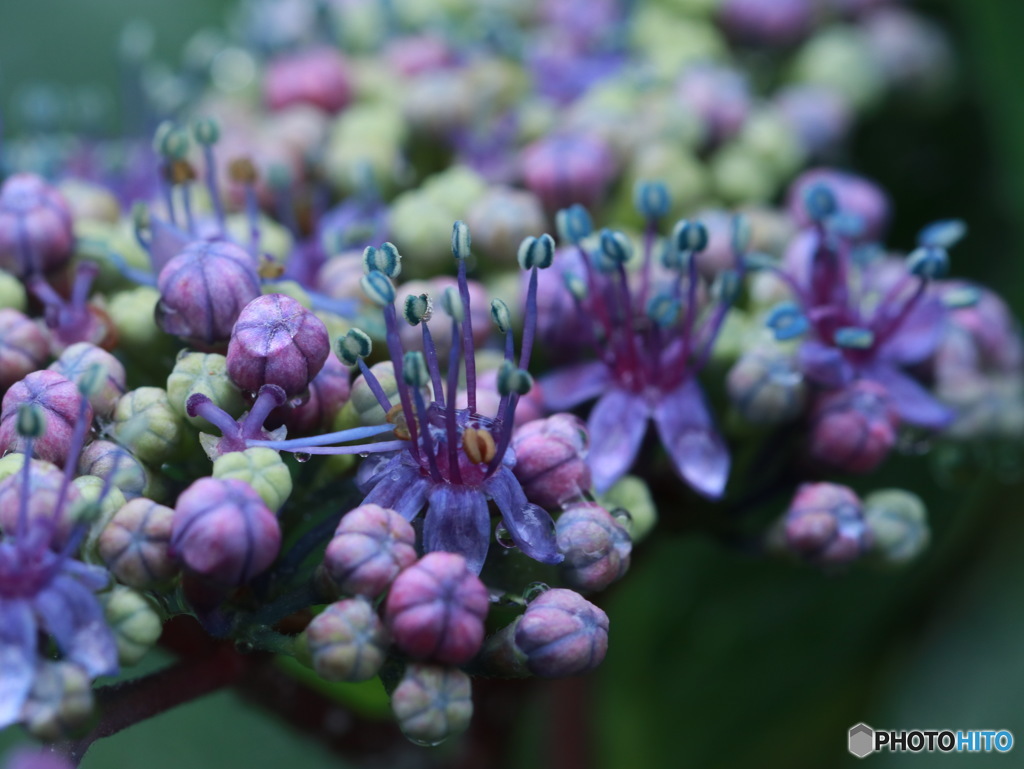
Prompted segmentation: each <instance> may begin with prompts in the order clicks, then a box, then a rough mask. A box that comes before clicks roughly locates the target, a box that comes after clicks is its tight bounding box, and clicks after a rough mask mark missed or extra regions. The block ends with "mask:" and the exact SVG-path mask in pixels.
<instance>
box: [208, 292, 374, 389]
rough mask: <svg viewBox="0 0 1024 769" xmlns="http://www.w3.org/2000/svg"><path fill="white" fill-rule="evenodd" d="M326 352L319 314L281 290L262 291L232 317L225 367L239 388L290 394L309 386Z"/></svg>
mask: <svg viewBox="0 0 1024 769" xmlns="http://www.w3.org/2000/svg"><path fill="white" fill-rule="evenodd" d="M377 274H379V273H377ZM330 352H331V340H330V337H329V336H328V334H327V327H326V326H324V324H323V322H322V321H321V320H320V319H319V318H317V317H316V316H315V315H314V314H313V313H312V312H310V311H309V310H307V309H306V308H305V307H303V306H302V305H301V304H299V303H298V302H296V301H295V300H294V299H291V298H290V297H287V296H285V295H284V294H267V295H266V296H261V297H259V298H258V299H254V300H253V301H251V302H250V303H249V304H247V305H246V306H245V308H244V309H243V310H242V312H241V314H240V315H239V316H238V322H237V323H236V324H235V328H234V330H233V331H232V332H231V342H230V344H229V345H228V355H227V372H228V376H230V377H231V381H233V382H234V383H235V384H236V385H238V386H239V387H240V388H242V389H243V390H248V391H249V392H256V391H258V390H259V389H260V388H261V387H262V386H263V385H265V384H274V385H277V386H278V387H280V388H282V389H283V390H284V391H285V394H286V395H288V397H292V398H293V397H295V396H297V395H301V394H302V393H303V392H304V391H305V390H306V388H307V387H309V383H310V382H311V381H312V380H313V377H315V376H316V375H317V374H318V373H319V372H320V369H321V368H323V365H324V361H326V360H327V356H328V355H329V354H330Z"/></svg>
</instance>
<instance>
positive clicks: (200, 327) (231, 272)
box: [156, 240, 260, 347]
mask: <svg viewBox="0 0 1024 769" xmlns="http://www.w3.org/2000/svg"><path fill="white" fill-rule="evenodd" d="M157 288H158V289H159V291H160V301H159V302H158V304H157V308H156V319H157V323H158V324H159V326H160V328H162V329H163V330H164V331H165V332H166V333H168V334H173V335H174V336H177V337H181V338H182V339H184V340H185V341H186V342H189V343H191V344H195V345H198V346H204V347H210V346H213V345H219V344H223V343H224V342H226V341H227V340H228V339H229V338H230V336H231V329H232V328H234V326H235V321H236V320H238V315H239V313H241V311H242V308H243V307H245V306H246V305H247V304H249V302H251V301H252V300H253V299H255V298H256V297H258V296H259V295H260V279H259V275H258V274H257V272H256V264H255V262H254V261H253V258H252V257H251V256H250V255H249V254H248V253H246V252H245V251H244V250H243V249H242V248H240V247H239V246H236V245H235V244H233V243H231V242H229V241H226V240H212V241H209V240H202V241H194V242H192V243H189V244H188V245H187V246H186V247H185V249H184V250H183V251H182V252H181V253H180V254H178V255H177V256H175V257H174V258H173V259H171V260H170V261H169V262H168V263H167V264H166V265H164V268H163V269H162V270H160V275H159V276H158V277H157Z"/></svg>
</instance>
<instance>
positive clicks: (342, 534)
mask: <svg viewBox="0 0 1024 769" xmlns="http://www.w3.org/2000/svg"><path fill="white" fill-rule="evenodd" d="M415 561H416V532H415V531H413V528H412V525H411V524H410V523H409V522H408V521H407V520H405V518H403V517H402V516H401V515H399V514H398V513H396V512H395V511H394V510H388V509H387V508H383V507H380V506H379V505H372V504H371V505H360V506H359V507H357V508H355V509H354V510H351V511H350V512H348V513H346V514H345V516H344V517H343V518H342V519H341V522H340V523H339V524H338V528H337V529H336V530H335V532H334V538H333V539H332V540H331V541H330V543H329V544H328V545H327V552H326V553H324V568H325V569H326V571H327V573H328V574H329V575H330V577H331V579H332V580H334V583H335V584H336V585H337V586H338V588H339V589H340V590H341V591H342V592H343V593H345V594H347V595H365V596H367V597H369V598H376V597H377V596H378V595H380V594H381V593H383V592H384V591H385V590H386V589H387V587H388V585H390V584H391V582H392V581H393V580H394V579H395V577H396V576H398V574H399V573H400V572H401V571H402V570H403V569H406V568H408V567H409V566H411V565H412V564H413V563H414V562H415Z"/></svg>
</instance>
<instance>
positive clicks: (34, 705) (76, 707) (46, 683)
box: [21, 662, 93, 741]
mask: <svg viewBox="0 0 1024 769" xmlns="http://www.w3.org/2000/svg"><path fill="white" fill-rule="evenodd" d="M92 708H93V697H92V682H91V681H90V680H89V675H88V674H87V673H86V672H85V670H84V669H82V668H80V667H79V666H78V665H76V664H74V663H71V662H42V663H40V665H39V667H38V668H37V670H36V676H35V680H34V681H33V682H32V691H31V692H30V693H29V696H28V700H26V702H25V704H24V706H23V707H22V711H21V721H22V723H23V724H24V726H25V728H26V729H27V730H28V731H29V732H30V733H31V734H32V735H33V736H34V737H37V738H39V739H41V740H49V741H53V740H59V739H62V738H67V737H69V736H71V734H73V733H74V732H75V731H77V730H78V729H80V728H81V727H82V726H84V725H85V723H86V721H88V719H89V717H90V716H91V715H92Z"/></svg>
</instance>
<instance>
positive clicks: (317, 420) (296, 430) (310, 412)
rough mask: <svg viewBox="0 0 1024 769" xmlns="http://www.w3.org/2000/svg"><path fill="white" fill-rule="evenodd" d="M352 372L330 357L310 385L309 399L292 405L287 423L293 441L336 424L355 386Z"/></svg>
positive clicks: (336, 359) (286, 419) (335, 357)
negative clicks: (352, 383) (293, 438)
mask: <svg viewBox="0 0 1024 769" xmlns="http://www.w3.org/2000/svg"><path fill="white" fill-rule="evenodd" d="M349 377H350V373H349V369H348V366H346V365H345V364H344V363H342V362H341V361H340V360H338V358H337V356H335V355H328V356H327V360H326V361H324V367H323V368H322V369H320V373H319V374H317V375H316V376H315V377H313V381H312V382H310V383H309V395H308V396H307V397H306V399H305V400H304V401H303V402H302V403H300V404H298V405H294V404H293V405H292V407H291V409H290V410H289V411H288V413H287V414H286V415H285V418H284V423H285V425H287V427H288V434H289V435H290V436H292V437H295V436H299V435H305V434H309V433H313V432H316V431H317V430H320V429H325V428H328V427H329V426H330V425H332V424H334V420H335V418H336V417H337V416H338V414H339V413H340V412H341V409H342V408H343V407H344V406H345V404H346V403H348V399H349V396H350V394H351V390H352V386H351V384H350V382H349Z"/></svg>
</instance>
